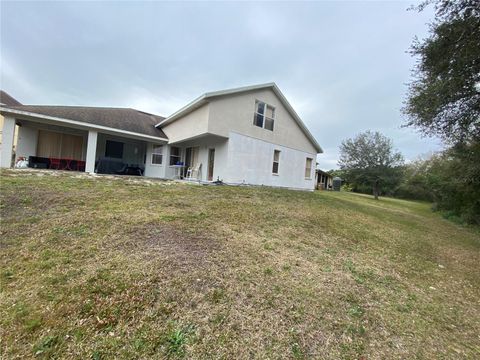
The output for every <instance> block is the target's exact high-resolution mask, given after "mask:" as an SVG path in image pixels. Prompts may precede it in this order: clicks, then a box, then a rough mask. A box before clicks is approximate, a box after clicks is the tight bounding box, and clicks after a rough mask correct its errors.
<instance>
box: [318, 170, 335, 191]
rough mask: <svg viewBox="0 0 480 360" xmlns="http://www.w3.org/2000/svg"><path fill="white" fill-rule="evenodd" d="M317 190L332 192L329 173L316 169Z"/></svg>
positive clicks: (331, 180) (331, 178) (331, 177)
mask: <svg viewBox="0 0 480 360" xmlns="http://www.w3.org/2000/svg"><path fill="white" fill-rule="evenodd" d="M316 171H317V189H318V190H332V188H333V176H332V175H330V174H329V173H327V172H325V171H322V170H320V169H317V170H316Z"/></svg>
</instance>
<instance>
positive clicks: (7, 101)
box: [0, 90, 22, 152]
mask: <svg viewBox="0 0 480 360" xmlns="http://www.w3.org/2000/svg"><path fill="white" fill-rule="evenodd" d="M17 105H22V104H21V103H20V102H19V101H17V100H16V99H14V98H13V97H12V96H10V95H9V94H8V93H7V92H5V91H3V90H0V106H17ZM2 130H3V116H2V115H1V114H0V152H1V151H2ZM15 134H17V132H16V133H15ZM16 143H17V139H16V136H15V138H14V146H15V145H16Z"/></svg>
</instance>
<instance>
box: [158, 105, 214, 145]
mask: <svg viewBox="0 0 480 360" xmlns="http://www.w3.org/2000/svg"><path fill="white" fill-rule="evenodd" d="M208 114H209V104H205V105H203V106H202V107H200V108H198V109H196V110H194V111H192V112H191V113H189V114H187V115H185V116H184V117H182V118H180V119H177V120H176V121H174V122H173V123H171V124H169V125H167V126H165V127H162V130H163V132H164V133H165V134H166V135H167V137H168V140H169V143H175V142H178V141H183V140H186V139H189V138H192V137H194V136H198V135H201V134H205V133H206V132H207V131H208V116H209V115H208Z"/></svg>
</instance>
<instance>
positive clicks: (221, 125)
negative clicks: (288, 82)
mask: <svg viewBox="0 0 480 360" xmlns="http://www.w3.org/2000/svg"><path fill="white" fill-rule="evenodd" d="M255 100H259V101H263V102H265V103H267V104H268V105H272V106H274V107H275V123H274V129H273V131H270V130H266V129H263V128H260V127H258V126H255V125H254V124H253V116H254V112H255ZM208 130H209V132H210V133H212V134H217V135H220V136H228V134H229V133H230V132H231V131H233V132H236V133H239V134H243V135H247V136H250V137H253V138H256V139H260V140H264V141H268V142H270V143H273V144H278V145H282V146H286V147H290V148H292V149H297V150H301V151H305V152H309V153H316V152H317V151H316V150H315V148H314V146H313V145H312V144H311V142H310V140H309V139H308V138H307V136H306V135H305V133H304V132H303V131H302V129H301V128H300V126H299V125H298V124H297V122H296V121H295V120H294V119H293V117H292V116H291V115H290V113H289V112H288V111H287V109H286V108H285V107H284V106H283V104H282V102H281V101H280V99H279V98H278V97H277V96H276V94H275V93H274V92H273V91H272V90H271V89H264V90H259V91H254V92H248V93H241V94H235V95H234V96H225V97H220V98H218V99H213V100H212V101H211V102H210V111H209V122H208Z"/></svg>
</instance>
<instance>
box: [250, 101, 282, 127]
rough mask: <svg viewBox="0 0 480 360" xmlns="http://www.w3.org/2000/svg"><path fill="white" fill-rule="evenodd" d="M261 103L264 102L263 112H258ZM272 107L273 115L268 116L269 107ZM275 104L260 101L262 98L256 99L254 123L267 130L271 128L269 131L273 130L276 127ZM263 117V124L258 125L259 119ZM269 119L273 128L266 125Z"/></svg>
mask: <svg viewBox="0 0 480 360" xmlns="http://www.w3.org/2000/svg"><path fill="white" fill-rule="evenodd" d="M259 104H263V106H264V108H263V114H262V113H260V112H258V105H259ZM269 108H270V109H271V110H272V117H269V116H267V113H268V109H269ZM275 110H276V108H275V106H273V105H269V104H267V103H266V102H264V101H260V100H255V109H254V112H253V125H254V126H257V127H259V128H262V129H265V130H269V131H272V132H273V130H274V129H275ZM259 118H261V121H262V126H260V125H258V124H257V123H258V121H257V120H258V119H259ZM267 120H268V121H269V122H270V124H271V127H272V128H271V129H270V128H269V127H267V126H266V124H267Z"/></svg>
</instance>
